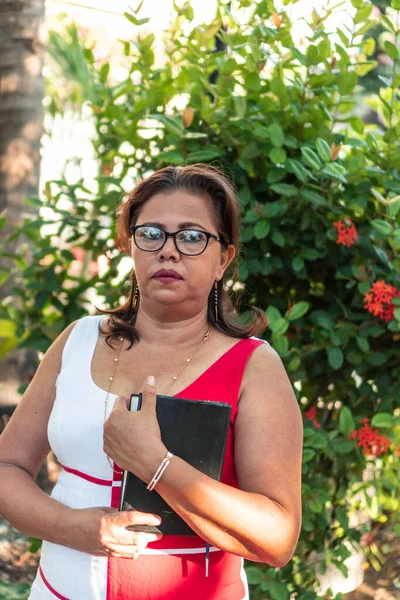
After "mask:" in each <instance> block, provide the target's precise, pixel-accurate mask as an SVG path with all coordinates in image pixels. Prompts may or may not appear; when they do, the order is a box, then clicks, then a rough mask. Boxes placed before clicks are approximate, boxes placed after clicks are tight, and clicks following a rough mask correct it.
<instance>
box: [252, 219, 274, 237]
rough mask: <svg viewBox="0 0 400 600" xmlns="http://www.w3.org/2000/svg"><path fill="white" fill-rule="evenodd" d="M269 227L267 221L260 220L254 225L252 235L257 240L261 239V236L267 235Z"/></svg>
mask: <svg viewBox="0 0 400 600" xmlns="http://www.w3.org/2000/svg"><path fill="white" fill-rule="evenodd" d="M270 229H271V225H270V223H269V222H268V221H263V220H260V221H258V223H256V225H255V227H254V235H255V236H256V238H257V239H258V240H262V239H263V238H265V237H267V235H268V234H269V231H270Z"/></svg>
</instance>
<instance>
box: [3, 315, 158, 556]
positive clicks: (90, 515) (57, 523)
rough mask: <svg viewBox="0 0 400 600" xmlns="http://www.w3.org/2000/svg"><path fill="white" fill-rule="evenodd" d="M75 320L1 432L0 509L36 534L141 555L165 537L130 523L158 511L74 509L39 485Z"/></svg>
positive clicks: (150, 519) (150, 518)
mask: <svg viewBox="0 0 400 600" xmlns="http://www.w3.org/2000/svg"><path fill="white" fill-rule="evenodd" d="M75 323H76V321H75V322H74V323H71V325H69V326H68V327H67V328H66V329H65V330H64V331H63V332H62V333H61V335H60V336H59V337H58V338H57V339H56V340H55V342H54V343H53V344H52V345H51V346H50V348H49V349H48V351H47V352H46V354H45V356H44V357H43V359H42V361H41V363H40V365H39V367H38V369H37V371H36V373H35V376H34V377H33V379H32V381H31V382H30V384H29V387H28V388H27V390H26V391H25V393H24V395H23V397H22V399H21V402H20V404H19V405H18V407H17V409H16V410H15V412H14V414H13V416H12V418H11V420H10V422H9V423H8V424H7V426H6V428H5V430H4V432H3V433H2V435H1V436H0V513H1V514H2V515H3V516H4V517H5V518H6V519H7V520H8V521H10V523H12V524H13V525H14V526H15V527H16V528H18V529H19V530H20V531H22V532H23V533H25V534H26V535H30V536H32V537H37V538H39V539H43V540H47V541H49V542H53V543H55V544H61V545H63V546H69V547H71V548H75V549H77V550H81V551H83V552H88V553H90V554H95V555H98V556H105V555H113V556H123V557H129V558H132V557H136V558H137V556H138V554H139V552H140V549H141V548H144V547H145V546H146V545H147V543H148V542H151V541H155V540H156V539H159V538H160V537H161V536H159V535H155V534H143V533H142V534H137V533H134V532H131V531H127V530H126V529H125V528H126V526H127V525H132V524H135V525H139V524H147V525H159V524H160V519H159V517H156V516H154V515H147V514H144V513H137V512H136V511H129V512H125V513H119V512H118V511H117V510H116V509H111V508H109V507H99V508H87V509H76V510H74V509H71V508H69V507H68V506H65V505H64V504H62V503H61V502H58V501H57V500H54V499H53V498H51V497H50V496H48V495H47V494H45V493H44V492H43V491H42V490H41V489H40V488H39V487H38V486H37V485H36V483H35V481H34V480H35V478H36V476H37V474H38V472H39V469H40V467H41V465H42V464H43V461H44V460H45V458H46V456H47V454H48V452H49V450H50V446H49V442H48V438H47V424H48V421H49V416H50V413H51V410H52V407H53V403H54V399H55V393H56V387H55V383H56V379H57V374H58V373H59V371H60V370H61V357H62V352H63V349H64V346H65V343H66V341H67V339H68V336H69V334H70V332H71V330H72V328H73V327H74V325H75Z"/></svg>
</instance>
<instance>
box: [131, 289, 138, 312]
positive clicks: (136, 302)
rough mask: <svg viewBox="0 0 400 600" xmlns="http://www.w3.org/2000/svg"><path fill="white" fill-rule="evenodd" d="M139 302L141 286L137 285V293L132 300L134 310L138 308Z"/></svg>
mask: <svg viewBox="0 0 400 600" xmlns="http://www.w3.org/2000/svg"><path fill="white" fill-rule="evenodd" d="M138 302H139V286H138V285H136V288H135V293H134V296H133V302H132V311H135V310H137V306H138Z"/></svg>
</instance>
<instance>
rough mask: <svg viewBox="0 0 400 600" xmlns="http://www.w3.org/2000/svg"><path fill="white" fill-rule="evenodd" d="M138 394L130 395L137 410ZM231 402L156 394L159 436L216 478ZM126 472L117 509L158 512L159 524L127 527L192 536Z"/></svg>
mask: <svg viewBox="0 0 400 600" xmlns="http://www.w3.org/2000/svg"><path fill="white" fill-rule="evenodd" d="M141 405H142V394H132V396H131V405H130V410H131V411H132V412H133V411H136V410H140V408H141ZM231 409H232V407H231V405H230V404H227V403H225V402H212V401H208V400H186V399H184V398H175V397H173V396H161V395H157V403H156V413H157V419H158V423H159V425H160V431H161V439H162V441H163V443H164V444H165V446H166V447H167V448H168V450H169V451H170V452H172V453H173V454H175V455H176V456H179V457H180V458H182V459H183V460H185V461H186V462H188V463H189V464H191V465H192V466H193V467H195V468H196V469H198V470H199V471H201V472H202V473H204V474H205V475H208V476H209V477H212V478H213V479H216V480H219V479H220V477H221V471H222V464H223V461H224V455H225V447H226V439H227V435H228V427H229V418H230V414H231ZM146 486H147V484H146V483H145V482H144V481H142V480H141V479H139V477H137V476H136V475H134V474H133V473H130V472H129V471H125V472H124V476H123V479H122V489H121V501H120V508H119V509H120V510H139V511H142V512H148V513H154V514H156V515H160V517H161V518H162V523H161V525H160V526H159V527H151V526H146V525H131V526H129V527H127V529H130V530H133V531H146V532H155V533H164V534H169V535H196V534H195V532H194V531H193V530H192V529H191V528H190V527H189V525H188V524H187V523H186V522H185V521H184V520H183V519H182V518H181V517H180V516H179V515H177V514H176V512H175V511H174V510H172V508H171V507H170V506H169V505H168V504H167V503H166V502H165V500H164V499H163V498H162V497H161V496H160V495H159V494H158V493H157V491H156V488H155V489H154V490H153V491H151V492H150V491H149V490H147V489H146Z"/></svg>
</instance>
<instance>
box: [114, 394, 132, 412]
mask: <svg viewBox="0 0 400 600" xmlns="http://www.w3.org/2000/svg"><path fill="white" fill-rule="evenodd" d="M129 402H130V401H129V398H125V396H118V398H116V399H115V402H114V406H113V410H129Z"/></svg>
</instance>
